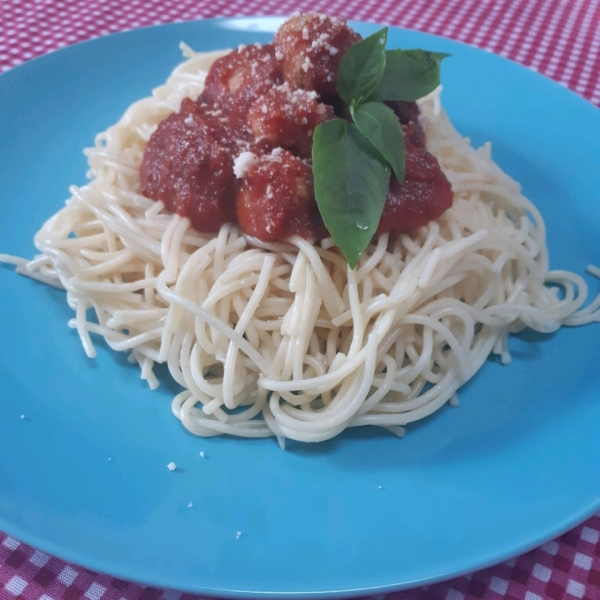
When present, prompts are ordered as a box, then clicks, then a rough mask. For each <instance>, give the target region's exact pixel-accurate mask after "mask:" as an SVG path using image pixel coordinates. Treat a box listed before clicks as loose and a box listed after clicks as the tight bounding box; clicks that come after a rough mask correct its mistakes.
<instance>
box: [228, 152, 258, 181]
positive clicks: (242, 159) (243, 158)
mask: <svg viewBox="0 0 600 600" xmlns="http://www.w3.org/2000/svg"><path fill="white" fill-rule="evenodd" d="M257 160H258V156H256V154H254V152H242V153H241V154H240V155H239V156H238V157H236V159H235V160H234V161H233V172H234V173H235V176H236V177H237V178H238V179H243V178H244V177H245V176H246V173H247V172H248V169H249V168H250V167H251V166H252V165H253V164H254V163H255V162H256V161H257Z"/></svg>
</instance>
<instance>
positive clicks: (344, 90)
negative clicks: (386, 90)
mask: <svg viewBox="0 0 600 600" xmlns="http://www.w3.org/2000/svg"><path fill="white" fill-rule="evenodd" d="M386 40H387V27H385V28H384V29H382V30H381V31H378V32H376V33H374V34H373V35H370V36H369V37H368V38H365V39H364V40H363V41H362V42H359V43H358V44H354V46H351V47H350V49H349V50H348V52H346V54H344V57H343V58H342V60H341V62H340V67H339V69H338V82H337V89H338V93H339V95H340V96H341V98H342V100H343V101H344V102H345V103H346V104H347V105H348V106H350V105H351V104H360V103H361V102H362V101H363V100H364V99H366V98H367V96H370V95H371V94H372V93H373V91H374V90H375V88H376V87H377V84H378V83H379V82H380V81H381V77H382V75H383V72H384V69H385V42H386Z"/></svg>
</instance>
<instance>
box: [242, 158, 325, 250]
mask: <svg viewBox="0 0 600 600" xmlns="http://www.w3.org/2000/svg"><path fill="white" fill-rule="evenodd" d="M236 211H237V218H238V221H239V224H240V226H241V227H242V229H243V230H244V231H245V232H246V233H248V234H250V235H252V236H254V237H256V238H258V239H260V240H262V241H264V242H272V241H275V240H282V239H285V238H287V237H290V236H291V235H300V236H302V237H303V238H306V239H308V238H314V237H322V236H323V235H324V234H326V232H325V231H324V226H323V222H322V220H321V217H320V215H319V212H318V209H317V203H316V202H315V193H314V185H313V174H312V170H311V169H310V167H308V166H307V165H306V164H305V163H304V162H302V161H301V160H300V159H299V158H297V157H295V156H294V155H293V154H291V152H288V151H287V150H282V149H281V148H277V149H275V150H274V151H273V152H272V153H271V154H269V155H263V156H260V157H256V158H255V160H254V161H253V162H252V163H251V164H250V165H249V166H248V168H247V170H246V172H245V173H244V175H243V181H242V184H241V186H240V190H239V192H238V195H237V200H236Z"/></svg>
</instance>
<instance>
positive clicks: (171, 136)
mask: <svg viewBox="0 0 600 600" xmlns="http://www.w3.org/2000/svg"><path fill="white" fill-rule="evenodd" d="M360 39H361V38H360V36H359V35H358V34H357V33H355V32H354V31H352V30H351V29H350V28H349V27H348V26H347V25H346V23H345V21H342V20H340V19H336V18H331V17H326V16H324V15H319V14H305V15H296V16H293V17H291V18H290V19H289V20H288V21H286V22H285V23H284V24H283V25H282V26H281V27H280V28H279V30H278V31H277V33H276V35H275V40H274V43H273V44H265V45H261V44H254V45H252V46H240V47H239V48H238V49H236V50H234V51H233V52H231V53H230V54H228V55H227V56H224V57H223V58H220V59H219V60H217V61H216V62H215V63H214V64H213V65H212V67H211V69H210V71H209V73H208V75H207V78H206V82H205V88H204V91H203V93H202V95H201V96H200V98H198V99H197V100H192V99H190V98H186V99H185V100H184V101H183V102H182V104H181V108H180V110H179V112H177V113H174V114H172V115H170V116H169V117H167V118H166V119H164V120H163V121H162V122H161V123H159V125H158V128H157V129H156V131H155V132H154V133H153V134H152V136H151V137H150V140H149V142H148V145H147V147H146V150H145V152H144V157H143V161H142V164H141V167H140V188H141V193H142V194H144V195H145V196H147V197H148V198H151V199H153V200H161V201H162V202H163V203H164V204H165V207H166V208H167V209H168V210H170V211H172V212H176V213H178V214H180V215H182V216H185V217H188V218H189V219H190V221H191V224H192V226H193V227H194V228H195V229H196V230H198V231H201V232H216V231H218V230H219V228H220V227H221V226H222V225H223V224H225V223H229V222H237V223H238V224H239V225H240V227H241V228H242V229H243V230H244V231H245V232H246V233H248V234H249V235H251V236H254V237H256V238H258V239H260V240H262V241H267V242H269V241H275V240H281V239H285V238H287V237H290V236H291V235H300V236H302V237H304V238H306V239H321V238H323V237H326V236H327V235H328V233H327V230H326V229H325V227H324V225H323V222H322V219H321V217H320V215H319V211H318V208H317V204H316V201H315V198H314V186H313V177H312V169H311V161H310V157H311V149H312V135H313V132H314V130H315V128H316V127H317V126H318V125H319V124H320V123H324V122H326V121H329V120H331V119H334V118H336V112H337V113H340V106H341V105H342V103H341V101H340V99H339V97H337V95H336V86H337V81H336V73H337V71H338V67H339V64H340V61H341V59H342V57H343V55H344V54H345V52H346V51H347V50H348V49H349V48H350V46H352V45H353V44H355V43H357V42H358V41H360ZM388 106H390V108H392V110H393V111H394V112H395V114H396V116H397V117H398V119H399V121H400V123H401V125H402V128H403V131H404V140H405V146H406V177H405V182H404V183H403V184H400V183H399V182H398V181H397V180H396V179H395V178H394V177H393V176H392V181H391V184H390V192H389V195H388V199H387V201H386V204H385V207H384V210H383V214H382V217H381V221H380V224H379V228H378V230H377V233H384V232H388V231H398V232H406V231H410V230H412V229H415V228H418V227H421V226H423V225H426V224H427V223H428V222H429V221H430V220H431V219H435V218H437V217H439V216H440V215H441V214H443V212H444V211H446V210H447V209H448V208H449V207H450V206H451V204H452V190H451V187H450V183H449V182H448V180H447V179H446V177H445V176H444V174H443V172H442V170H441V168H440V166H439V164H438V162H437V160H436V159H435V157H433V156H432V155H431V154H429V153H428V152H427V151H426V150H425V136H424V134H423V130H422V128H421V126H420V124H419V121H418V116H419V109H418V106H417V105H416V103H414V102H389V103H388ZM337 116H342V117H343V114H337Z"/></svg>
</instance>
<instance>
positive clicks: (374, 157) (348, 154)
mask: <svg viewBox="0 0 600 600" xmlns="http://www.w3.org/2000/svg"><path fill="white" fill-rule="evenodd" d="M312 158H313V176H314V182H315V198H316V200H317V205H318V207H319V211H320V213H321V216H322V217H323V222H324V223H325V227H327V229H328V230H329V233H330V234H331V237H332V238H333V241H334V242H335V243H336V245H337V246H338V248H339V249H340V250H341V251H342V252H343V254H344V256H345V257H346V260H347V261H348V264H349V265H350V268H352V269H354V267H355V266H356V264H357V263H358V259H359V257H360V255H361V253H362V252H363V250H364V249H365V248H366V247H367V246H368V245H369V242H370V241H371V238H372V237H373V235H374V234H375V231H376V229H377V226H378V225H379V220H380V219H381V213H382V212H383V206H384V204H385V200H386V198H387V195H388V191H389V185H390V169H389V167H388V166H387V165H385V164H384V163H382V162H381V159H380V156H379V155H378V152H377V151H376V150H375V149H374V148H373V146H372V145H371V144H370V142H369V140H368V139H367V138H365V137H364V136H363V134H362V133H361V132H360V130H359V129H358V127H357V126H356V125H355V124H354V123H348V122H347V121H344V120H343V119H335V120H333V121H328V122H327V123H322V124H321V125H319V126H318V127H317V128H316V129H315V133H314V137H313V149H312Z"/></svg>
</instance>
